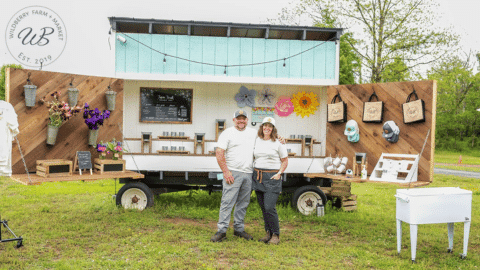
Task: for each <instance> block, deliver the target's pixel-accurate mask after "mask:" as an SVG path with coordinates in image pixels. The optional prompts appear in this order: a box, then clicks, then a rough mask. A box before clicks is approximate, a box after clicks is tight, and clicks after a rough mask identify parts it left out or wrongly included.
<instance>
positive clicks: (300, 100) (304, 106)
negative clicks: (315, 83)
mask: <svg viewBox="0 0 480 270" xmlns="http://www.w3.org/2000/svg"><path fill="white" fill-rule="evenodd" d="M292 103H293V106H294V107H295V109H294V111H295V113H296V114H297V116H298V115H300V116H302V118H303V117H305V116H308V117H310V115H312V114H315V111H316V110H317V106H318V105H320V104H319V103H318V101H317V95H316V94H315V93H313V92H310V93H305V92H304V91H302V92H300V93H298V94H296V95H295V94H294V95H293V98H292Z"/></svg>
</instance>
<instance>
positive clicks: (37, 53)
mask: <svg viewBox="0 0 480 270" xmlns="http://www.w3.org/2000/svg"><path fill="white" fill-rule="evenodd" d="M5 40H6V43H7V48H8V50H9V52H10V54H11V55H12V57H13V58H15V60H17V61H18V62H20V64H22V65H25V66H29V67H42V66H47V65H49V64H51V63H53V62H54V61H55V60H56V59H58V57H60V55H61V54H62V52H63V50H64V49H65V45H66V43H67V29H66V28H65V25H64V24H63V21H62V19H61V18H60V17H59V16H58V14H56V13H55V12H54V11H53V10H51V9H49V8H46V7H41V6H31V7H26V8H24V9H22V10H20V11H18V12H17V13H16V14H14V15H13V17H12V18H11V19H10V21H9V22H8V25H7V30H6V32H5Z"/></svg>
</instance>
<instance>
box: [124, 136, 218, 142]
mask: <svg viewBox="0 0 480 270" xmlns="http://www.w3.org/2000/svg"><path fill="white" fill-rule="evenodd" d="M123 140H124V141H141V140H142V139H141V138H124V139H123ZM152 141H156V142H158V141H176V142H194V141H195V140H194V139H190V137H164V136H158V139H152ZM205 142H217V141H216V140H205Z"/></svg>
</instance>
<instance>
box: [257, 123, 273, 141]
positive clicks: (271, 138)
mask: <svg viewBox="0 0 480 270" xmlns="http://www.w3.org/2000/svg"><path fill="white" fill-rule="evenodd" d="M265 124H266V123H265ZM265 124H262V125H261V126H260V128H259V129H258V133H257V135H258V137H259V138H261V139H263V138H264V137H265V134H263V125H265ZM270 125H272V124H270ZM272 126H273V125H272ZM270 140H272V142H274V141H276V140H277V128H276V127H275V126H273V129H272V134H270Z"/></svg>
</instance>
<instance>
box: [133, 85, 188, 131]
mask: <svg viewBox="0 0 480 270" xmlns="http://www.w3.org/2000/svg"><path fill="white" fill-rule="evenodd" d="M192 102H193V89H176V88H152V87H141V88H140V122H144V123H166V124H191V123H192V107H193V106H192Z"/></svg>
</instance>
